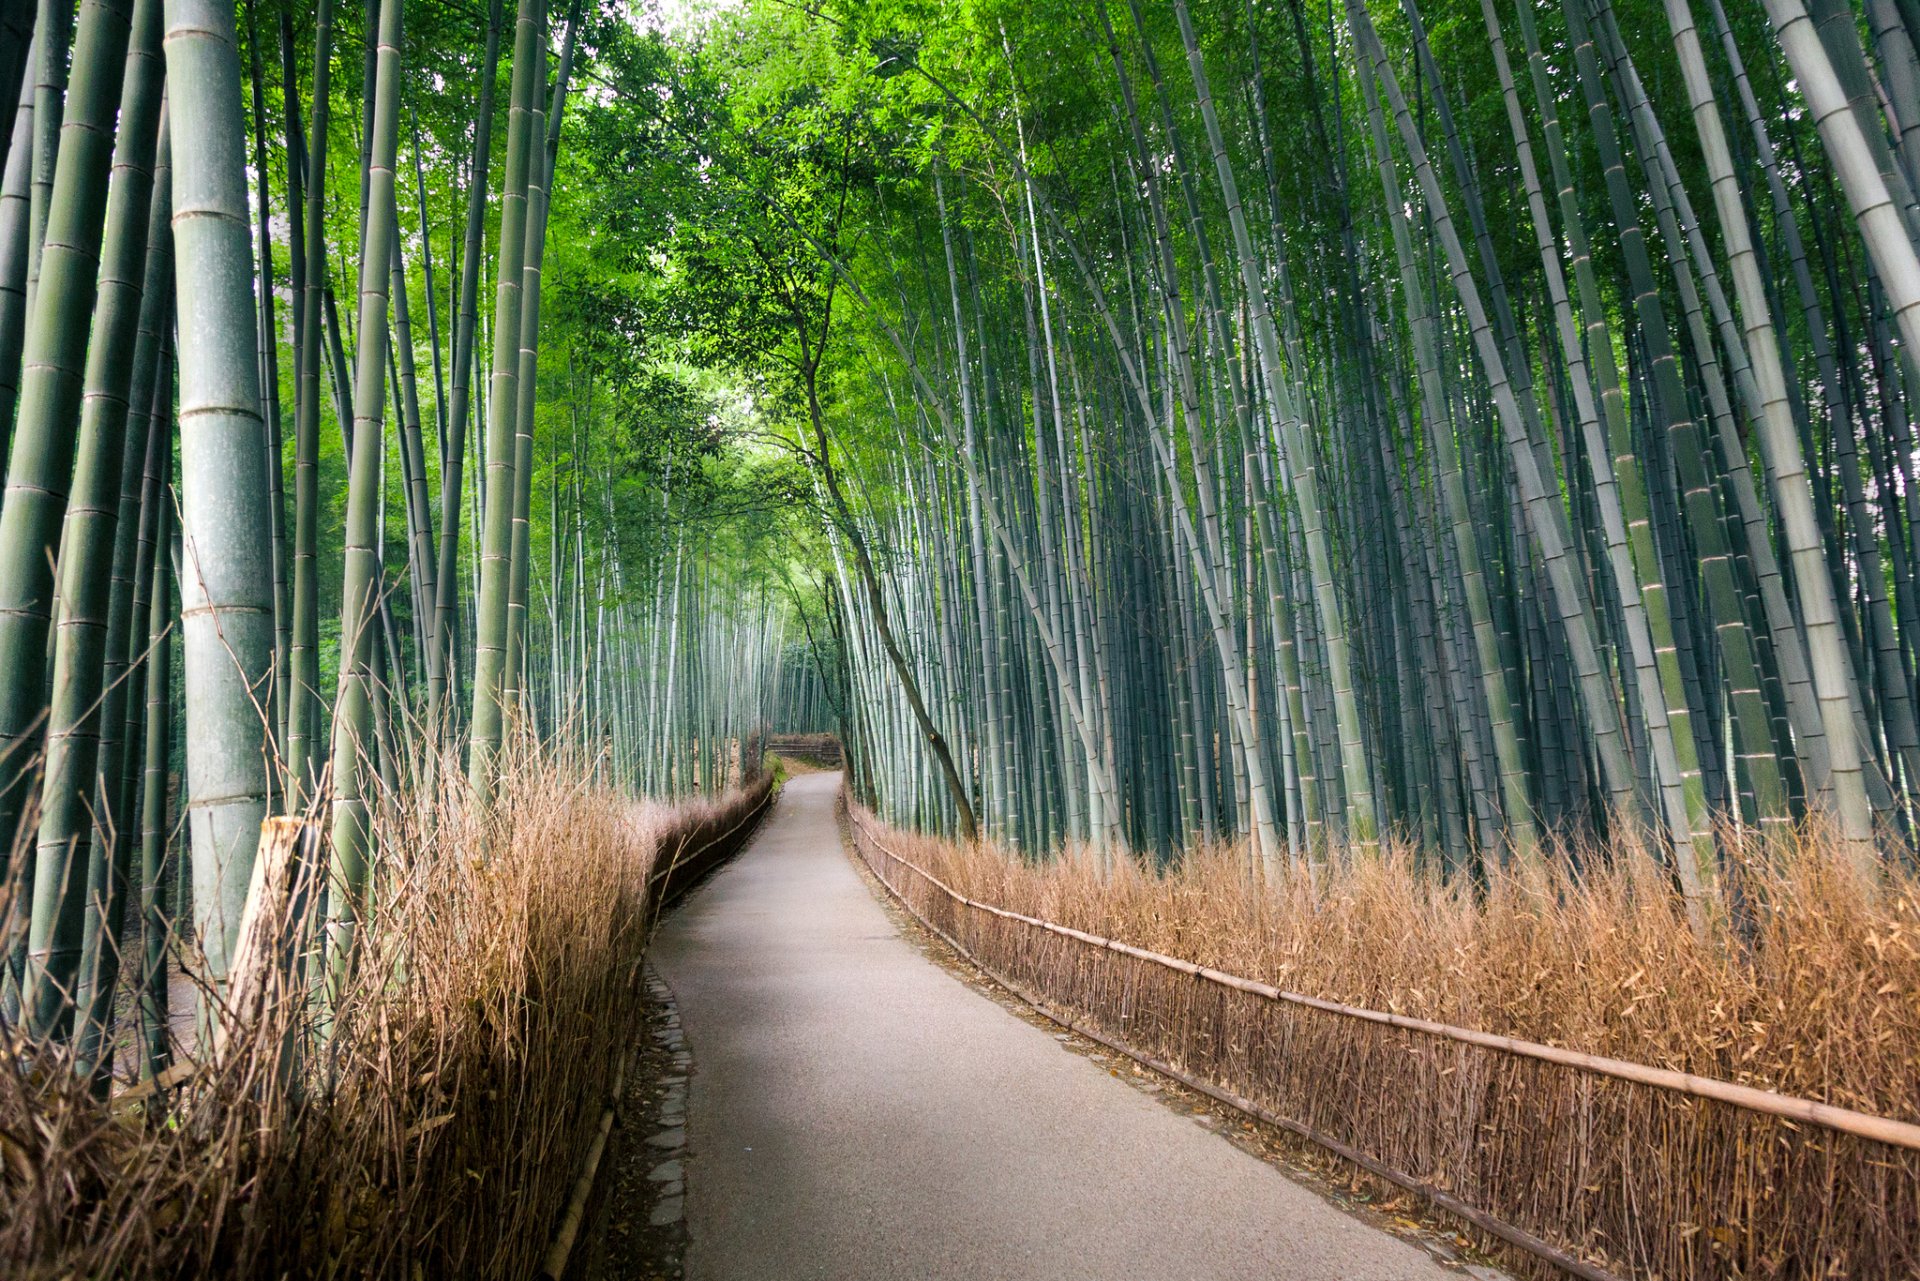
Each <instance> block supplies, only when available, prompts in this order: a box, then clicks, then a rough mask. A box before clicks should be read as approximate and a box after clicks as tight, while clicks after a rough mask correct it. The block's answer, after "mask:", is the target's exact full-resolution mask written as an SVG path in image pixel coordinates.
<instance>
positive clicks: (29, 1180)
mask: <svg viewBox="0 0 1920 1281" xmlns="http://www.w3.org/2000/svg"><path fill="white" fill-rule="evenodd" d="M515 766H516V767H515V768H513V769H511V770H509V771H507V774H506V782H505V784H504V785H503V788H502V792H501V796H500V798H499V801H498V804H497V808H496V810H495V812H494V813H493V815H492V816H491V817H490V819H489V821H488V825H487V829H486V831H485V832H484V833H483V831H482V829H481V825H480V824H479V823H478V822H477V821H476V819H475V817H474V815H473V814H472V813H471V811H470V810H469V809H468V808H466V807H465V806H464V805H462V804H459V803H455V802H449V801H447V800H445V799H444V798H445V797H448V796H455V795H459V794H460V789H458V788H457V787H445V788H440V789H423V790H422V791H421V792H419V793H417V794H415V795H413V796H410V797H403V798H400V799H399V800H398V801H396V802H395V803H393V804H389V805H387V806H384V807H383V810H382V814H381V816H380V818H379V819H378V825H379V826H378V835H379V839H380V845H381V849H382V850H383V860H384V862H383V864H382V872H381V875H380V876H379V878H378V880H377V884H376V888H375V890H374V893H373V896H372V899H373V901H372V905H371V909H370V912H369V917H368V922H367V924H366V926H365V927H363V929H362V933H361V938H362V952H361V955H360V961H359V964H358V966H357V968H356V970H355V972H354V975H353V978H352V981H351V983H350V985H349V986H348V988H347V990H346V991H345V994H344V995H343V996H342V997H341V998H340V999H339V1000H338V1001H336V1002H335V1003H334V1005H333V1007H332V1009H331V1012H330V1014H329V1016H328V1025H327V1027H326V1029H325V1030H326V1032H327V1035H326V1036H325V1037H324V1039H322V1038H321V1037H320V1036H319V1035H317V1033H318V1032H319V1030H320V1029H319V1028H318V1027H316V1021H317V1019H318V1017H319V1015H318V1006H317V1003H316V1002H311V1001H308V1000H306V999H300V1000H295V1001H283V1002H278V1003H269V1005H268V1008H267V1012H266V1014H265V1015H264V1016H263V1017H262V1018H260V1019H258V1020H256V1021H254V1022H250V1023H248V1024H247V1025H246V1027H245V1030H244V1033H243V1034H241V1035H240V1036H238V1037H237V1038H236V1039H235V1040H234V1042H233V1043H232V1044H231V1045H230V1046H229V1047H228V1049H227V1051H226V1052H225V1053H224V1054H222V1055H221V1056H220V1057H219V1058H218V1060H217V1061H207V1062H202V1063H199V1064H197V1065H195V1067H194V1069H193V1070H192V1071H191V1072H190V1073H186V1074H184V1080H183V1081H182V1082H181V1083H180V1084H179V1085H178V1086H177V1087H176V1088H174V1089H171V1090H166V1091H160V1092H157V1093H153V1094H149V1095H147V1096H146V1097H144V1098H142V1097H140V1096H141V1094H142V1091H140V1090H132V1091H120V1092H117V1094H116V1097H115V1098H114V1099H113V1100H111V1101H109V1102H102V1101H100V1100H98V1099H96V1098H95V1097H94V1095H93V1094H92V1093H91V1092H90V1091H89V1090H88V1089H87V1088H86V1087H85V1085H84V1083H83V1082H80V1081H78V1080H76V1079H75V1077H74V1074H73V1073H72V1071H71V1070H70V1069H69V1068H68V1067H67V1066H66V1065H65V1063H64V1062H63V1061H62V1060H61V1058H60V1056H59V1055H58V1054H57V1053H49V1052H41V1053H39V1054H37V1055H36V1054H34V1053H31V1052H27V1051H24V1050H22V1049H20V1048H19V1047H15V1048H14V1050H12V1051H11V1052H8V1053H6V1054H4V1055H0V1276H5V1277H7V1278H9V1281H33V1279H35V1278H42V1277H44V1278H54V1277H79V1276H84V1277H109V1276H110V1277H116V1278H119V1277H125V1278H187V1277H193V1278H202V1277H274V1278H278V1277H315V1278H329V1277H343V1278H344V1277H354V1278H359V1277H382V1278H389V1277H390V1278H396V1279H402V1281H420V1279H424V1278H436V1277H459V1278H469V1277H471V1278H514V1279H515V1281H519V1279H520V1278H525V1277H529V1276H532V1275H534V1274H535V1272H536V1271H537V1270H538V1268H539V1266H540V1263H541V1260H542V1258H543V1256H544V1253H545V1251H546V1249H547V1245H548V1241H549V1239H550V1237H551V1236H552V1234H553V1232H554V1229H555V1226H556V1224H557V1222H558V1221H559V1219H560V1217H561V1213H562V1210H563V1208H564V1207H565V1206H566V1203H567V1201H568V1197H569V1193H570V1192H571V1191H572V1189H573V1185H574V1182H575V1178H576V1175H577V1174H578V1172H579V1164H580V1156H581V1153H582V1152H583V1151H585V1150H586V1149H587V1147H588V1144H589V1141H590V1139H591V1137H592V1135H593V1134H594V1133H595V1132H596V1130H597V1129H598V1128H599V1124H600V1122H601V1119H602V1112H603V1108H604V1105H605V1102H606V1099H607V1096H608V1092H609V1088H610V1086H611V1084H612V1082H613V1080H614V1078H615V1072H616V1066H617V1063H618V1061H619V1059H620V1057H621V1056H622V1055H623V1054H624V1052H625V1050H626V1048H627V1038H626V1036H625V1033H624V1029H626V1028H628V1027H629V1026H631V1025H633V1024H634V1022H635V1019H636V1013H637V1011H638V1009H639V984H638V983H637V982H636V978H637V974H636V971H637V969H638V966H639V963H640V959H641V956H642V953H643V950H644V946H645V942H646V937H647V935H648V933H649V931H650V929H651V925H652V921H653V918H654V916H655V915H656V913H657V911H658V908H659V904H660V902H661V901H662V899H663V897H665V896H669V895H671V894H672V893H674V892H675V891H676V890H678V889H680V888H682V887H684V885H685V883H686V882H687V880H688V879H690V878H691V877H692V876H696V875H698V873H699V872H701V871H703V870H705V867H706V866H709V865H710V864H711V863H712V862H713V861H714V860H715V859H716V858H717V857H719V856H720V855H721V854H723V853H725V852H727V851H728V850H729V849H730V848H731V847H732V846H734V845H735V844H737V843H738V841H740V840H744V839H745V834H746V832H747V831H748V830H750V827H749V823H748V821H747V820H750V819H752V818H753V817H756V816H757V815H758V814H759V813H760V812H761V811H763V810H764V808H765V801H766V799H767V796H768V794H769V789H770V788H771V786H772V783H773V780H772V779H771V778H770V777H765V776H763V777H762V778H761V779H760V780H758V781H757V782H755V783H753V784H750V785H749V786H747V787H746V788H744V789H736V790H734V791H732V792H729V793H727V794H726V795H725V796H723V797H721V798H719V799H717V800H696V801H692V802H688V803H684V804H681V805H678V806H674V807H667V806H662V805H635V804H633V803H631V802H628V801H626V800H624V799H623V798H621V797H620V796H618V795H616V794H614V793H612V792H609V791H607V790H605V789H602V788H599V787H597V786H594V785H592V784H589V783H583V782H582V781H581V780H582V779H583V778H584V777H586V776H587V771H585V770H584V769H581V768H577V763H569V762H565V761H554V760H541V759H537V758H532V757H528V758H523V759H521V760H519V761H517V762H516V763H515ZM435 798H441V799H435ZM730 835H731V836H732V837H733V839H732V840H729V839H727V838H728V837H729V836H730ZM483 836H484V838H485V841H484V849H485V850H486V854H485V857H481V856H480V851H481V849H482V848H483V845H482V839H483ZM288 1045H300V1046H305V1047H307V1049H306V1051H305V1052H304V1053H303V1054H301V1055H300V1056H299V1057H298V1060H297V1062H295V1061H294V1060H292V1059H290V1058H289V1057H288V1056H287V1054H286V1051H285V1048H284V1047H286V1046H288ZM290 1063H291V1064H292V1066H291V1067H290V1066H289V1064H290Z"/></svg>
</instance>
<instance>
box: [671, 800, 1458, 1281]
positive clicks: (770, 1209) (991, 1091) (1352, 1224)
mask: <svg viewBox="0 0 1920 1281" xmlns="http://www.w3.org/2000/svg"><path fill="white" fill-rule="evenodd" d="M839 778H840V776H839V775H837V774H809V775H803V776H801V777H798V778H795V779H793V780H792V781H791V782H789V783H788V784H787V789H786V793H785V795H783V796H782V797H781V798H780V801H779V803H778V808H777V809H776V810H775V811H774V812H773V814H772V815H770V816H769V818H768V820H767V824H768V825H767V827H766V828H765V829H764V830H762V832H761V833H760V834H759V836H758V837H757V838H756V839H755V841H754V843H753V845H752V846H751V848H749V849H748V850H747V851H746V853H745V854H743V855H741V857H740V858H739V859H737V860H736V861H735V862H734V863H733V864H731V865H730V866H728V867H727V868H725V869H724V870H723V871H721V872H720V873H719V874H718V875H717V876H716V877H715V878H714V879H713V880H712V881H711V882H709V883H708V884H707V885H705V886H704V887H702V888H701V889H700V890H698V891H696V892H695V894H694V895H693V897H692V898H690V899H689V900H688V901H687V903H686V904H685V905H684V906H683V907H682V908H681V909H680V910H679V912H678V913H677V914H675V915H674V916H673V917H672V918H671V919H670V920H669V921H668V922H667V923H666V924H665V925H664V927H663V928H662V929H661V931H660V933H659V935H658V936H657V937H656V939H655V941H654V945H653V951H652V960H653V963H654V966H655V968H656V969H657V970H658V972H659V973H660V974H661V976H662V977H664V978H665V979H666V981H667V982H668V984H669V985H671V986H672V988H673V991H674V995H675V997H676V998H677V1000H678V1002H679V1006H680V1017H681V1022H682V1025H683V1026H684V1028H685V1030H686V1039H687V1046H688V1048H689V1049H690V1050H691V1051H692V1053H693V1063H694V1068H693V1078H692V1082H691V1091H690V1095H689V1108H688V1121H689V1131H688V1138H687V1144H688V1150H689V1156H688V1160H687V1166H686V1169H687V1196H688V1200H687V1222H688V1229H689V1232H690V1234H691V1245H690V1247H689V1249H688V1253H687V1275H688V1277H689V1278H691V1281H708V1279H712V1281H756V1279H760V1278H764V1279H765V1281H809V1279H813V1278H819V1279H822V1281H827V1279H831V1281H864V1279H866V1278H873V1279H874V1281H882V1279H884V1281H920V1279H926V1281H933V1279H936V1278H938V1279H940V1281H946V1279H948V1278H954V1279H958V1278H970V1279H974V1278H977V1279H979V1281H1014V1279H1016V1278H1034V1279H1035V1281H1040V1279H1043V1278H1044V1279H1045V1281H1066V1279H1068V1278H1089V1279H1094V1278H1098V1279H1101V1281H1107V1279H1117V1278H1141V1279H1142V1281H1176V1279H1180V1281H1184V1279H1187V1278H1192V1279H1194V1281H1199V1279H1201V1278H1208V1279H1211V1278H1241V1277H1246V1278H1253V1277H1258V1278H1262V1279H1263V1281H1275V1279H1279V1281H1293V1279H1298V1281H1335V1279H1337V1278H1367V1279H1369V1281H1373V1279H1376V1278H1377V1279H1379V1281H1400V1279H1402V1278H1405V1279H1407V1281H1415V1279H1427V1278H1436V1279H1437V1278H1445V1277H1456V1278H1457V1277H1459V1276H1460V1275H1461V1274H1460V1273H1457V1272H1454V1271H1452V1270H1450V1269H1448V1268H1445V1267H1443V1266H1442V1265H1441V1264H1439V1263H1438V1262H1436V1261H1435V1260H1433V1259H1432V1258H1431V1257H1430V1256H1428V1255H1426V1254H1425V1253H1423V1252H1421V1251H1420V1250H1418V1249H1416V1248H1415V1247H1414V1246H1412V1245H1409V1244H1407V1243H1406V1242H1404V1241H1401V1240H1399V1239H1397V1238H1395V1237H1393V1236H1390V1235H1388V1234H1386V1233H1384V1232H1381V1231H1378V1230H1377V1229H1374V1228H1372V1227H1369V1226H1368V1225H1366V1224H1365V1223H1363V1222H1361V1221H1360V1220H1358V1219H1356V1218H1354V1217H1352V1216H1351V1215H1348V1214H1346V1213H1344V1212H1342V1211H1341V1210H1338V1209H1336V1208H1334V1207H1333V1206H1332V1205H1330V1204H1328V1203H1327V1202H1326V1201H1324V1200H1322V1199H1321V1198H1319V1197H1318V1196H1316V1195H1314V1194H1313V1193H1312V1192H1309V1191H1307V1190H1306V1189H1305V1188H1302V1187H1301V1186H1299V1185H1298V1184H1296V1183H1294V1182H1292V1181H1291V1180H1289V1179H1287V1178H1286V1177H1285V1176H1284V1175H1282V1174H1281V1173H1279V1172H1278V1171H1277V1170H1275V1169H1274V1168H1273V1167H1271V1166H1269V1165H1267V1164H1265V1163H1264V1162H1262V1161H1259V1160H1256V1159H1255V1158H1254V1157H1252V1156H1249V1155H1248V1154H1246V1153H1244V1152H1242V1151H1241V1150H1240V1149H1238V1148H1236V1147H1234V1146H1233V1145H1232V1144H1230V1143H1228V1142H1226V1141H1225V1140H1224V1139H1222V1138H1220V1137H1218V1136H1217V1135H1214V1134H1212V1133H1209V1132H1208V1131H1207V1130H1205V1129H1203V1128H1202V1127H1201V1126H1199V1125H1197V1124H1196V1123H1195V1122H1194V1121H1193V1120H1191V1119H1189V1118H1187V1117H1185V1116H1182V1115H1180V1114H1178V1113H1175V1112H1173V1111H1172V1110H1170V1109H1169V1108H1167V1107H1166V1106H1165V1105H1163V1104H1161V1103H1159V1102H1157V1101H1155V1100H1154V1099H1153V1098H1152V1097H1151V1096H1149V1095H1148V1094H1146V1093H1144V1092H1142V1091H1140V1090H1136V1089H1134V1088H1132V1087H1131V1086H1128V1085H1126V1084H1124V1083H1122V1082H1120V1081H1117V1080H1114V1079H1113V1078H1111V1077H1109V1076H1108V1075H1107V1074H1106V1073H1104V1072H1102V1071H1100V1070H1099V1069H1098V1068H1097V1067H1096V1066H1095V1065H1093V1064H1091V1063H1089V1062H1088V1061H1087V1060H1086V1059H1084V1058H1082V1057H1080V1056H1078V1055H1075V1054H1072V1053H1069V1052H1068V1051H1067V1050H1065V1049H1064V1048H1063V1047H1062V1046H1061V1045H1060V1044H1059V1043H1058V1042H1057V1041H1055V1040H1054V1038H1053V1037H1052V1036H1050V1035H1049V1034H1048V1033H1047V1032H1045V1031H1044V1030H1042V1029H1040V1028H1038V1027H1035V1026H1033V1025H1031V1024H1029V1023H1026V1022H1023V1021H1022V1020H1021V1019H1019V1018H1016V1017H1015V1016H1014V1015H1012V1014H1010V1013H1009V1012H1007V1011H1006V1010H1004V1009H1002V1008H1001V1007H1000V1006H998V1005H996V1004H994V1003H993V1002H992V1001H989V1000H986V999H984V998H982V997H981V996H980V995H979V994H978V993H976V992H973V991H970V990H969V989H968V988H967V987H966V986H965V985H964V984H962V983H960V982H958V981H956V980H955V979H954V977H953V976H951V975H949V974H948V973H946V972H945V971H943V970H942V969H941V968H940V967H938V966H936V965H934V964H933V963H931V962H930V961H928V960H927V959H926V958H925V957H924V956H922V955H921V954H920V952H919V951H917V950H916V949H915V948H914V947H913V946H912V945H911V944H909V943H908V942H907V941H906V940H905V939H903V938H901V937H900V935H899V933H898V932H896V930H895V929H894V927H893V925H892V923H891V922H890V921H889V920H888V918H887V916H886V914H885V913H884V912H883V911H882V910H881V909H880V906H879V905H878V904H877V903H876V902H875V901H874V899H873V897H872V895H871V894H870V893H869V891H868V889H867V887H866V885H865V884H864V883H862V881H861V879H860V877H859V875H858V874H857V873H856V872H855V871H854V869H853V867H852V866H851V865H850V864H849V862H848V856H847V855H846V854H845V853H844V852H843V851H842V848H841V843H840V838H839V833H838V831H837V830H836V827H835V823H834V812H833V805H834V795H835V793H836V791H837V790H838V787H839Z"/></svg>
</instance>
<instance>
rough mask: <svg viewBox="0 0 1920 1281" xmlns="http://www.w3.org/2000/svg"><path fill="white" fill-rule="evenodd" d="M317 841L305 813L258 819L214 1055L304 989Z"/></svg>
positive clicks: (313, 828) (316, 830)
mask: <svg viewBox="0 0 1920 1281" xmlns="http://www.w3.org/2000/svg"><path fill="white" fill-rule="evenodd" d="M318 849H319V831H318V829H317V828H316V827H314V825H313V824H311V823H308V822H306V821H305V820H303V819H299V818H291V817H275V818H269V819H267V820H266V821H265V822H264V823H262V824H261V825H260V852H259V854H258V856H257V857H256V858H255V859H254V861H253V879H252V881H251V882H250V883H249V884H248V886H247V904H246V908H245V910H244V911H243V912H242V914H241V917H240V937H239V941H238V942H237V943H236V944H235V946H234V950H233V961H232V963H231V965H230V966H229V967H228V970H227V993H226V1001H225V1003H224V1007H223V1009H222V1011H221V1016H220V1020H219V1025H218V1027H217V1028H216V1029H215V1032H214V1051H213V1052H214V1058H215V1059H216V1060H218V1059H220V1058H221V1057H222V1056H223V1055H224V1053H225V1051H226V1047H227V1045H228V1044H229V1043H230V1042H232V1041H234V1040H235V1039H236V1038H239V1037H241V1035H242V1033H243V1030H244V1029H247V1028H250V1027H253V1026H255V1025H256V1024H258V1023H260V1022H261V1021H262V1020H263V1019H265V1018H267V1017H268V1016H270V1015H271V1013H272V1012H273V1011H274V1010H275V1009H276V1008H278V1006H279V1005H280V1003H281V1002H282V1001H285V1000H288V999H298V998H299V997H301V995H302V993H301V991H300V987H301V984H300V982H299V979H300V971H301V970H302V969H303V968H304V967H303V966H302V965H301V964H300V961H301V958H302V953H303V950H304V948H305V946H306V936H307V933H308V925H309V922H308V920H307V916H308V913H307V911H306V908H307V900H308V897H309V889H310V887H311V885H312V882H313V875H314V864H315V861H316V856H317V852H318Z"/></svg>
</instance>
